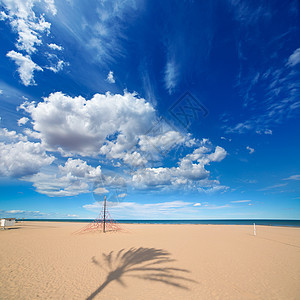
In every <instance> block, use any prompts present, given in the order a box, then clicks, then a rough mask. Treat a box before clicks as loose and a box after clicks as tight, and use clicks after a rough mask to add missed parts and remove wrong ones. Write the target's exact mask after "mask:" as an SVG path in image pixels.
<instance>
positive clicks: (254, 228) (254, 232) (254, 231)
mask: <svg viewBox="0 0 300 300" xmlns="http://www.w3.org/2000/svg"><path fill="white" fill-rule="evenodd" d="M253 234H254V235H256V227H255V223H253Z"/></svg>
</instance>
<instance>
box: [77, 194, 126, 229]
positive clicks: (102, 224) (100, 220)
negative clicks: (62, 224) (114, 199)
mask: <svg viewBox="0 0 300 300" xmlns="http://www.w3.org/2000/svg"><path fill="white" fill-rule="evenodd" d="M120 230H122V228H121V226H120V225H119V224H118V223H117V222H116V221H115V220H113V219H112V218H111V216H110V213H109V211H108V210H107V203H106V196H105V197H104V202H103V207H102V210H101V212H100V214H99V215H98V217H97V218H96V219H95V220H94V221H93V222H92V223H90V224H88V225H86V226H85V227H83V228H81V229H80V230H78V231H77V232H75V233H86V232H91V231H95V232H103V233H105V232H110V231H120Z"/></svg>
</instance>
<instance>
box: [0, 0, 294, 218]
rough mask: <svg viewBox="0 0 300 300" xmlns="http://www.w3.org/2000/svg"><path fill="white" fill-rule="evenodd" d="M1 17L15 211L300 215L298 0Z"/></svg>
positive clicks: (12, 9)
mask: <svg viewBox="0 0 300 300" xmlns="http://www.w3.org/2000/svg"><path fill="white" fill-rule="evenodd" d="M0 11H1V14H0V19H1V20H0V32H1V41H2V42H1V45H0V76H1V77H0V107H1V111H0V117H1V121H0V128H1V131H0V139H1V140H0V157H1V161H0V187H1V196H0V214H1V216H15V217H26V218H93V217H95V216H97V214H98V213H99V210H100V209H101V200H102V199H103V197H104V195H107V197H108V199H109V203H110V211H111V214H112V216H113V217H115V218H117V219H118V218H119V219H122V218H124V219H220V218H229V219H232V218H282V219H299V213H300V195H299V192H300V188H299V182H300V181H299V180H300V168H299V147H300V139H299V136H300V132H299V131H300V130H299V129H300V128H299V127H300V126H299V121H298V120H299V109H300V16H299V14H300V8H299V2H298V1H272V2H269V1H259V2H253V1H242V0H241V1H239V0H231V1H229V0H228V1H134V0H132V1H120V0H118V1H105V0H103V1H89V3H88V5H87V3H86V2H83V1H76V0H74V1H73V0H69V1H54V0H47V1H46V0H45V1H35V0H34V1H29V0H28V1H27V0H23V1H18V0H10V1H8V0H2V1H1V2H0Z"/></svg>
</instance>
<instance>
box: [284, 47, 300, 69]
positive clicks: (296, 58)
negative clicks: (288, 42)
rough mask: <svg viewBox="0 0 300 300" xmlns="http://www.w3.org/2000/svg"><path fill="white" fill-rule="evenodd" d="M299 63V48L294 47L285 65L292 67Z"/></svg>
mask: <svg viewBox="0 0 300 300" xmlns="http://www.w3.org/2000/svg"><path fill="white" fill-rule="evenodd" d="M299 63H300V48H298V49H296V50H295V51H294V53H293V54H291V56H290V57H289V59H288V62H287V65H288V66H290V67H294V66H296V65H297V64H299Z"/></svg>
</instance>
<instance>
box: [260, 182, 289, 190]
mask: <svg viewBox="0 0 300 300" xmlns="http://www.w3.org/2000/svg"><path fill="white" fill-rule="evenodd" d="M286 185H287V183H279V184H275V185H270V186H267V187H265V188H262V189H259V190H258V191H269V190H273V189H277V188H280V187H283V186H286Z"/></svg>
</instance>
